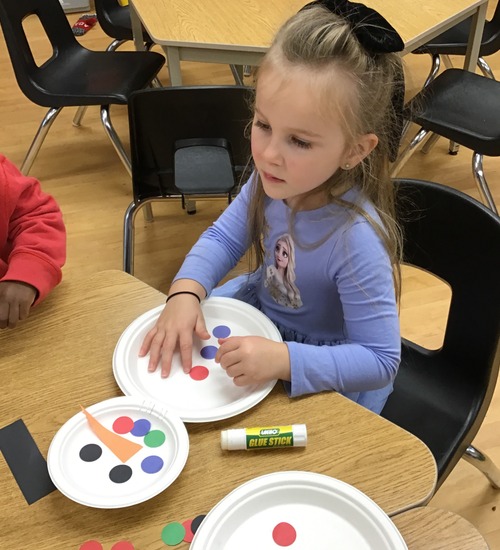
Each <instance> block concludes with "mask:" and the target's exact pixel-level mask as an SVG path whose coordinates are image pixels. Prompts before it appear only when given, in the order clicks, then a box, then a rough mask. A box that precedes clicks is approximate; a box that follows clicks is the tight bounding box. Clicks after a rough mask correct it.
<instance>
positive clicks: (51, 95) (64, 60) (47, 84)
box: [20, 48, 165, 107]
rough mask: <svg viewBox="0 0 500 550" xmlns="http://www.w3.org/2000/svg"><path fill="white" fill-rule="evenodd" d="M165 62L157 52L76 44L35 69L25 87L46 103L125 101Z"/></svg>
mask: <svg viewBox="0 0 500 550" xmlns="http://www.w3.org/2000/svg"><path fill="white" fill-rule="evenodd" d="M164 63H165V58H164V57H163V56H162V55H160V54H157V53H154V52H135V51H134V52H95V51H90V50H86V49H84V48H75V49H74V50H71V51H68V52H65V53H64V54H61V55H59V56H58V57H57V58H55V59H54V60H52V61H50V62H48V63H46V64H45V66H43V67H41V68H40V69H39V70H38V71H37V72H36V73H33V74H32V75H31V83H30V85H29V86H27V87H26V88H22V89H23V92H24V93H25V95H26V96H27V97H28V98H29V99H30V100H31V101H33V102H34V103H36V104H37V105H42V106H43V107H61V106H62V107H68V106H80V105H105V104H123V105H125V104H126V103H127V102H128V98H129V96H130V94H131V93H132V92H133V91H135V90H138V89H141V88H143V87H144V86H145V85H147V84H148V83H149V81H150V80H151V75H155V74H156V73H157V72H158V71H159V70H160V69H161V67H162V66H163V64H164ZM21 83H22V81H21V82H20V84H21ZM21 87H22V86H21Z"/></svg>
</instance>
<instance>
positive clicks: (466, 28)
mask: <svg viewBox="0 0 500 550" xmlns="http://www.w3.org/2000/svg"><path fill="white" fill-rule="evenodd" d="M471 23H472V17H469V18H468V19H466V20H465V21H462V22H461V23H458V24H457V25H455V26H454V27H452V28H451V29H448V30H447V31H445V32H443V33H442V34H440V35H439V36H437V37H436V38H434V39H433V40H431V41H430V42H428V43H427V44H424V45H423V46H421V47H420V48H418V49H416V50H414V51H413V52H412V53H415V54H429V55H430V56H431V57H432V67H431V70H430V73H429V76H428V77H427V79H426V81H425V84H424V87H425V86H427V85H428V84H430V83H431V82H432V80H433V79H434V78H435V77H436V75H437V74H438V72H439V69H440V66H441V56H450V55H460V56H465V54H466V52H467V43H468V41H469V32H470V29H471ZM498 50H500V2H498V3H497V7H496V8H495V12H494V14H493V17H492V18H491V20H487V21H486V22H485V25H484V31H483V37H482V40H481V47H480V49H479V59H478V60H477V64H478V66H479V68H480V69H481V71H482V72H483V74H484V76H486V77H489V78H494V75H493V72H492V70H491V69H490V66H489V65H488V63H487V62H486V61H485V59H484V58H485V57H487V56H489V55H492V54H494V53H496V52H497V51H498ZM445 59H446V58H445ZM447 65H448V68H451V62H450V61H449V58H447Z"/></svg>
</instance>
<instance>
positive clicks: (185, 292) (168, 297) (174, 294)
mask: <svg viewBox="0 0 500 550" xmlns="http://www.w3.org/2000/svg"><path fill="white" fill-rule="evenodd" d="M179 294H191V296H194V297H195V298H196V299H197V300H198V303H201V298H200V297H199V296H198V294H196V292H191V291H190V290H179V292H174V293H173V294H169V295H168V296H167V299H166V300H165V303H167V302H168V301H169V300H170V298H173V297H174V296H178V295H179Z"/></svg>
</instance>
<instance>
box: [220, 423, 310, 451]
mask: <svg viewBox="0 0 500 550" xmlns="http://www.w3.org/2000/svg"><path fill="white" fill-rule="evenodd" d="M220 444H221V447H222V449H224V450H226V451H241V450H252V449H279V448H283V447H305V446H306V444H307V429H306V425H305V424H292V425H291V426H259V427H256V428H237V429H234V430H222V431H221V433H220Z"/></svg>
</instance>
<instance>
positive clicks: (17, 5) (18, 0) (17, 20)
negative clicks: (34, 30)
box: [0, 0, 81, 105]
mask: <svg viewBox="0 0 500 550" xmlns="http://www.w3.org/2000/svg"><path fill="white" fill-rule="evenodd" d="M30 15H35V16H37V17H38V19H39V20H40V23H41V25H42V27H43V29H44V30H45V33H46V35H47V38H48V40H49V41H50V43H51V45H52V49H53V52H52V55H51V56H50V57H49V58H48V59H47V60H46V61H45V63H43V64H41V65H40V66H38V65H37V63H36V62H35V59H34V57H33V53H32V51H31V47H30V44H29V40H28V37H27V36H26V32H25V30H24V27H23V21H24V19H25V18H26V17H28V16H30ZM0 22H1V23H2V29H3V33H4V36H5V42H6V44H7V48H8V50H9V55H10V59H11V61H12V66H13V68H14V73H15V75H16V80H17V82H18V84H19V87H20V88H21V90H22V92H23V93H24V94H25V95H26V97H28V98H29V99H30V100H31V101H33V102H34V103H37V104H39V105H45V104H46V102H44V101H43V94H41V93H40V91H39V88H43V85H41V86H38V85H37V80H40V81H41V82H43V79H44V78H49V79H50V74H46V75H45V76H44V74H45V73H46V72H47V67H48V66H49V65H50V63H51V61H53V60H55V59H57V58H61V57H64V56H66V55H67V54H68V53H69V52H70V51H72V50H74V49H75V48H76V49H81V46H80V45H79V43H78V41H77V40H76V38H75V37H74V35H73V32H72V30H71V25H70V24H69V22H68V19H67V18H66V15H65V13H64V10H63V8H62V6H61V4H60V3H59V0H0Z"/></svg>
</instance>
